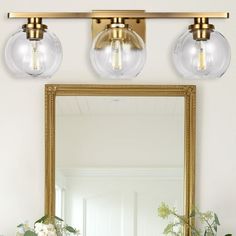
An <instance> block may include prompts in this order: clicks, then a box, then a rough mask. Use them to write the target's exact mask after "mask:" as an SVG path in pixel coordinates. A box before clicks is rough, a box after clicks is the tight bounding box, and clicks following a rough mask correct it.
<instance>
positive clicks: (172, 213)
mask: <svg viewBox="0 0 236 236" xmlns="http://www.w3.org/2000/svg"><path fill="white" fill-rule="evenodd" d="M158 215H159V216H160V217H161V218H163V219H169V218H172V221H171V222H170V223H169V224H168V225H167V226H166V227H165V229H164V232H163V233H164V234H165V235H172V236H182V235H183V232H184V227H185V226H187V228H188V229H190V230H191V234H192V235H193V236H201V235H204V236H216V234H217V229H218V226H220V221H219V219H218V217H217V215H216V214H215V213H214V212H211V211H208V212H205V213H202V212H200V211H199V209H198V208H195V209H193V210H192V211H191V213H190V215H189V216H185V215H179V214H178V213H177V210H176V209H175V208H170V207H169V206H168V205H167V204H165V203H161V205H160V207H159V208H158ZM191 218H197V219H199V220H200V222H201V223H202V224H203V225H202V228H203V231H202V230H201V229H198V228H196V227H195V226H193V225H192V224H190V220H191ZM225 236H232V234H226V235H225Z"/></svg>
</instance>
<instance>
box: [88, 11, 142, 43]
mask: <svg viewBox="0 0 236 236" xmlns="http://www.w3.org/2000/svg"><path fill="white" fill-rule="evenodd" d="M121 12H122V13H137V14H139V13H144V12H145V11H144V10H127V11H123V10H122V11H112V10H104V11H97V10H96V11H93V13H99V14H101V15H102V14H103V13H112V14H111V15H114V17H115V16H116V15H119V13H121ZM109 24H111V19H92V38H93V39H94V38H95V37H96V36H97V35H98V34H99V33H100V32H101V31H103V30H104V29H105V28H106V26H107V25H109ZM125 24H128V25H129V26H130V28H131V29H133V30H134V31H135V32H136V33H137V34H138V35H139V36H140V37H141V38H142V39H143V41H144V42H145V39H146V37H145V36H146V23H145V19H125Z"/></svg>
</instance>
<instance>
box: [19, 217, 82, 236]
mask: <svg viewBox="0 0 236 236" xmlns="http://www.w3.org/2000/svg"><path fill="white" fill-rule="evenodd" d="M40 224H45V225H51V226H52V227H53V226H54V228H55V232H56V235H57V236H63V235H71V234H73V235H79V230H77V229H75V228H73V227H72V226H69V225H67V224H65V223H64V221H63V220H62V219H61V218H59V217H57V216H48V215H45V216H43V217H41V218H40V219H38V220H37V221H35V223H34V228H33V229H31V228H30V227H29V226H28V225H27V224H20V225H18V226H17V228H18V229H19V230H18V232H17V236H37V229H36V228H37V226H39V227H41V226H40Z"/></svg>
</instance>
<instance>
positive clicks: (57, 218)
mask: <svg viewBox="0 0 236 236" xmlns="http://www.w3.org/2000/svg"><path fill="white" fill-rule="evenodd" d="M55 219H56V220H59V221H63V220H62V219H61V218H59V217H58V216H55Z"/></svg>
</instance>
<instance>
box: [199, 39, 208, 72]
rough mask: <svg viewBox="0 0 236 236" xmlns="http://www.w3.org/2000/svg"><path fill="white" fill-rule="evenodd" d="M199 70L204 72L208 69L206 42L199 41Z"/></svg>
mask: <svg viewBox="0 0 236 236" xmlns="http://www.w3.org/2000/svg"><path fill="white" fill-rule="evenodd" d="M197 44H198V67H197V68H198V70H200V71H204V70H206V69H207V65H206V64H207V63H206V48H205V42H203V41H198V42H197Z"/></svg>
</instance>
